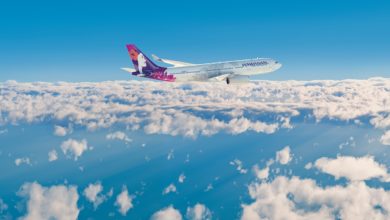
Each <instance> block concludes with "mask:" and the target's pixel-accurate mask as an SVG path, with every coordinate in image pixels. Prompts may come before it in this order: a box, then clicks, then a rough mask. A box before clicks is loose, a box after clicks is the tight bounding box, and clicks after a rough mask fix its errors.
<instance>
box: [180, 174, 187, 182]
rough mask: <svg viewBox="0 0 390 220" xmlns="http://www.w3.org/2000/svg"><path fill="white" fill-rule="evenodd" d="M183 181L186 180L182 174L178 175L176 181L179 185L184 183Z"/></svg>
mask: <svg viewBox="0 0 390 220" xmlns="http://www.w3.org/2000/svg"><path fill="white" fill-rule="evenodd" d="M185 179H186V176H185V175H184V173H182V174H180V176H179V178H178V181H179V183H184V180H185Z"/></svg>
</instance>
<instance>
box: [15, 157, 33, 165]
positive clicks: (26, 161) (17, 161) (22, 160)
mask: <svg viewBox="0 0 390 220" xmlns="http://www.w3.org/2000/svg"><path fill="white" fill-rule="evenodd" d="M21 164H27V165H30V166H31V161H30V158H28V157H22V158H16V159H15V165H16V166H19V165H21Z"/></svg>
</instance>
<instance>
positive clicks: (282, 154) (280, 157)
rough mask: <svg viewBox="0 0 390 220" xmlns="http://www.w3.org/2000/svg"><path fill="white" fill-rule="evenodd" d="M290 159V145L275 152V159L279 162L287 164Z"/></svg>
mask: <svg viewBox="0 0 390 220" xmlns="http://www.w3.org/2000/svg"><path fill="white" fill-rule="evenodd" d="M291 159H292V155H291V153H290V147H289V146H286V147H284V148H283V149H282V150H280V151H277V152H276V161H277V162H279V163H280V164H283V165H284V164H288V163H289V162H290V161H291Z"/></svg>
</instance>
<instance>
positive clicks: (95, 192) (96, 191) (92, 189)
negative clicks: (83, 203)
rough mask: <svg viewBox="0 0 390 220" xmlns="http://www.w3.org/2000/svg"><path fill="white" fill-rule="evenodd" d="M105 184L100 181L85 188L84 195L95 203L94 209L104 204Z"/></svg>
mask: <svg viewBox="0 0 390 220" xmlns="http://www.w3.org/2000/svg"><path fill="white" fill-rule="evenodd" d="M102 191H103V186H102V184H101V183H100V182H96V183H95V184H92V183H90V184H89V185H88V187H87V188H85V189H84V196H85V197H86V198H87V200H88V201H90V202H92V203H93V207H94V209H97V207H98V206H99V205H100V204H102V203H103V202H104V201H105V200H106V197H105V196H104V195H102Z"/></svg>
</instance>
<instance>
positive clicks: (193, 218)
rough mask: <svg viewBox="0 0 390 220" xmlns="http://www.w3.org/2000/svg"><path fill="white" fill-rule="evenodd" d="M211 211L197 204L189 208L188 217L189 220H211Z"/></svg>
mask: <svg viewBox="0 0 390 220" xmlns="http://www.w3.org/2000/svg"><path fill="white" fill-rule="evenodd" d="M211 216H212V215H211V212H210V210H209V209H208V208H207V207H206V206H205V205H203V204H199V203H197V204H196V205H195V206H194V207H188V208H187V214H186V217H187V219H189V220H211Z"/></svg>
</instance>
